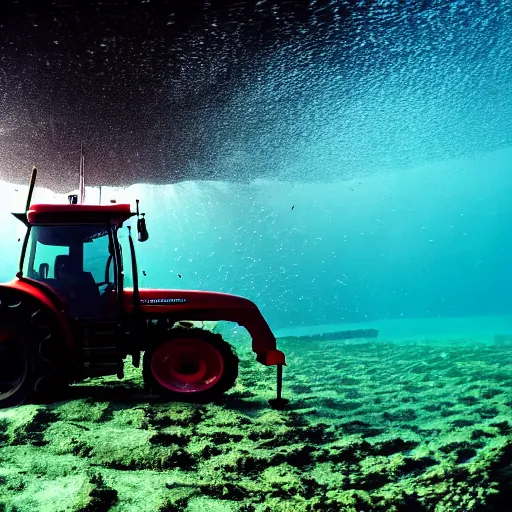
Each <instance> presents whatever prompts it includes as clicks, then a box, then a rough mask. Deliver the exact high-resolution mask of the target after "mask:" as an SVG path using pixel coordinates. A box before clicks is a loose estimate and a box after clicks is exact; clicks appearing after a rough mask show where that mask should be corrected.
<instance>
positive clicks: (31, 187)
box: [25, 167, 37, 213]
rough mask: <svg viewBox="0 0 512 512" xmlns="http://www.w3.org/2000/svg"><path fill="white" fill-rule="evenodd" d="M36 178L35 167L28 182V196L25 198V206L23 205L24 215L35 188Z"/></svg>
mask: <svg viewBox="0 0 512 512" xmlns="http://www.w3.org/2000/svg"><path fill="white" fill-rule="evenodd" d="M36 178H37V169H36V168H35V167H33V168H32V174H31V175H30V182H29V185H28V196H27V204H26V205H25V213H27V212H28V210H29V208H30V203H31V202H32V194H33V193H34V188H35V186H36Z"/></svg>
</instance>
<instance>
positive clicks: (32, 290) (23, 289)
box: [0, 279, 75, 353]
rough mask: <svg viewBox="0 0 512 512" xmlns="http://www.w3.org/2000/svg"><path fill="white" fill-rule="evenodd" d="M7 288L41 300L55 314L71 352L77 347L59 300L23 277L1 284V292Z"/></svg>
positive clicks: (20, 294)
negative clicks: (58, 302)
mask: <svg viewBox="0 0 512 512" xmlns="http://www.w3.org/2000/svg"><path fill="white" fill-rule="evenodd" d="M5 288H7V289H8V290H9V291H10V292H11V293H13V292H14V293H16V294H19V296H20V299H22V298H23V297H30V298H31V299H33V300H34V299H35V300H36V301H38V302H40V303H41V304H42V305H43V306H44V307H45V308H46V309H47V310H49V311H50V312H51V314H52V315H53V316H54V319H55V321H56V322H55V323H56V325H58V326H59V328H60V330H61V332H60V334H61V336H62V339H63V340H64V343H65V346H66V348H67V349H68V350H69V352H70V353H71V352H72V351H73V349H74V348H75V346H74V345H75V344H74V336H73V332H72V330H71V326H70V325H69V322H68V320H67V318H66V315H65V312H64V311H63V310H62V309H61V308H59V306H58V304H57V301H53V300H52V299H51V298H50V297H49V296H48V295H46V294H45V293H44V292H43V291H42V290H40V289H39V288H38V287H36V286H34V285H32V284H31V283H30V282H29V281H25V280H21V279H13V280H12V281H9V282H8V283H2V284H0V293H1V290H2V289H5Z"/></svg>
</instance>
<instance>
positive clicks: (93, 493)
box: [0, 317, 512, 512]
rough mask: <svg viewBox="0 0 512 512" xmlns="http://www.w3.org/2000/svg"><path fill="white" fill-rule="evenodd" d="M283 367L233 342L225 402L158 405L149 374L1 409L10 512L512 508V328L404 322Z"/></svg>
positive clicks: (1, 503) (306, 350)
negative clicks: (276, 399)
mask: <svg viewBox="0 0 512 512" xmlns="http://www.w3.org/2000/svg"><path fill="white" fill-rule="evenodd" d="M340 327H342V328H345V329H350V328H352V326H347V325H343V326H328V327H327V326H326V327H323V326H321V327H316V328H314V329H311V328H309V329H307V328H302V329H290V330H288V331H284V330H283V331H281V332H278V333H277V335H278V336H279V337H281V338H282V339H280V340H279V347H280V348H282V349H283V350H284V351H285V353H286V354H287V360H288V366H287V367H286V368H285V372H284V376H285V386H284V394H285V396H286V397H287V398H290V399H291V403H290V406H289V408H288V409H287V410H285V411H274V410H272V409H270V408H269V406H268V404H267V400H268V399H270V398H272V397H273V396H274V389H275V383H274V380H275V369H274V368H266V367H264V366H262V365H259V364H258V363H257V362H256V361H255V359H254V355H253V354H252V353H251V352H250V343H249V341H248V339H247V338H246V339H244V338H243V337H238V338H237V339H236V343H235V346H236V350H237V352H238V354H239V357H240V359H241V363H240V375H239V379H238V381H237V385H236V386H235V388H233V389H232V390H231V391H230V392H229V393H228V394H227V395H226V397H225V398H224V399H223V400H222V401H220V402H219V403H214V404H206V405H201V404H188V403H162V402H160V401H158V400H152V399H149V398H148V397H144V396H143V395H141V393H140V388H141V386H142V380H141V376H140V373H139V372H140V371H139V370H138V369H135V368H131V365H130V364H127V365H126V375H127V376H126V378H125V380H124V381H118V380H117V378H116V377H108V378H102V379H94V380H93V379H91V380H88V381H86V382H84V383H81V384H80V385H75V386H72V388H71V391H70V398H69V400H66V401H62V402H57V403H52V404H49V405H31V404H29V405H24V406H21V407H18V408H13V409H4V410H0V511H19V512H24V511H30V512H36V511H37V512H44V511H51V512H60V511H73V512H75V511H91V512H92V511H112V512H114V511H123V512H125V511H126V512H129V511H134V512H135V511H137V512H144V511H147V512H164V511H167V512H170V511H173V512H177V511H187V512H196V511H197V512H217V511H233V512H238V511H239V512H250V511H254V512H256V511H257V512H263V511H269V512H270V511H272V512H280V511H283V512H284V511H289V512H302V511H333V512H334V511H336V512H338V511H347V512H348V511H357V512H361V511H367V512H369V511H383V512H384V511H386V512H393V511H412V512H414V511H421V510H428V511H436V512H441V511H485V510H488V511H495V512H499V511H508V510H510V503H511V502H512V435H511V434H512V411H511V405H512V335H511V334H512V318H510V317H506V318H504V317H499V318H497V317H485V318H469V319H468V318H466V319H444V320H440V319H438V320H428V321H427V320H397V321H389V322H380V323H379V322H376V323H374V324H365V325H363V326H361V325H358V327H359V328H361V327H362V328H378V329H379V337H378V338H377V339H366V340H364V339H362V340H340V341H336V340H329V341H322V340H321V339H319V340H316V341H308V342H307V343H298V342H297V340H296V339H295V340H294V341H291V339H290V338H288V339H287V337H291V336H300V335H302V334H311V333H312V332H313V331H316V332H317V333H321V332H322V329H324V331H325V330H327V331H328V330H329V329H330V330H331V331H333V330H335V329H339V328H340Z"/></svg>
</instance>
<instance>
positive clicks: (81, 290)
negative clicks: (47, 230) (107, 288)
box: [52, 255, 101, 317]
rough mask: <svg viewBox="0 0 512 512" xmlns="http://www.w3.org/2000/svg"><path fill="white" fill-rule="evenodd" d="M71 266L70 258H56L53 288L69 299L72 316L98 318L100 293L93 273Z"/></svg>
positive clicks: (64, 256) (61, 256)
mask: <svg viewBox="0 0 512 512" xmlns="http://www.w3.org/2000/svg"><path fill="white" fill-rule="evenodd" d="M69 264H70V259H69V256H66V255H59V256H57V257H56V258H55V267H54V275H55V280H54V281H53V282H52V286H53V287H55V290H56V291H57V292H59V293H61V294H62V295H63V296H64V297H65V298H66V299H67V302H68V304H69V312H70V314H71V315H72V316H76V317H90V316H97V314H98V313H99V312H100V311H99V310H101V307H100V306H101V304H100V291H99V289H98V286H97V285H96V281H95V280H94V277H93V275H92V273H91V272H84V271H83V270H77V269H74V268H71V267H70V265H69Z"/></svg>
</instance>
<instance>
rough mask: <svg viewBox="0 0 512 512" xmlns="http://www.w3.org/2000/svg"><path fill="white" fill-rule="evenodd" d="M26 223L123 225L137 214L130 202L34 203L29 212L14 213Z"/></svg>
mask: <svg viewBox="0 0 512 512" xmlns="http://www.w3.org/2000/svg"><path fill="white" fill-rule="evenodd" d="M14 215H15V217H17V218H18V219H20V220H21V221H22V222H25V224H68V225H69V224H96V223H107V224H110V225H118V226H120V225H122V224H123V222H125V221H126V220H128V219H129V218H130V217H132V216H133V215H135V214H134V213H132V212H131V210H130V205H129V204H114V205H109V206H95V205H89V204H33V205H32V206H31V207H30V208H29V210H28V212H27V214H26V215H25V214H18V213H17V214H14Z"/></svg>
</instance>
